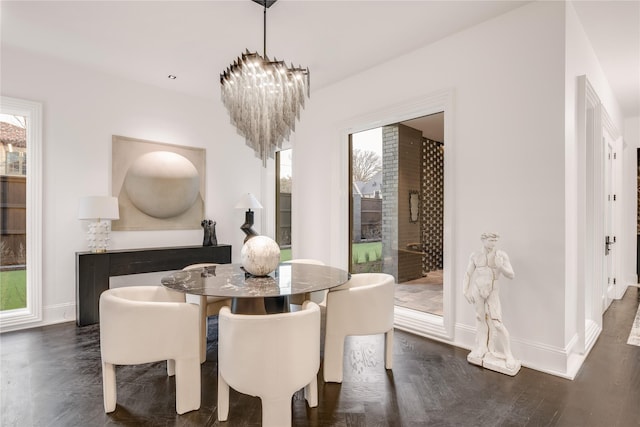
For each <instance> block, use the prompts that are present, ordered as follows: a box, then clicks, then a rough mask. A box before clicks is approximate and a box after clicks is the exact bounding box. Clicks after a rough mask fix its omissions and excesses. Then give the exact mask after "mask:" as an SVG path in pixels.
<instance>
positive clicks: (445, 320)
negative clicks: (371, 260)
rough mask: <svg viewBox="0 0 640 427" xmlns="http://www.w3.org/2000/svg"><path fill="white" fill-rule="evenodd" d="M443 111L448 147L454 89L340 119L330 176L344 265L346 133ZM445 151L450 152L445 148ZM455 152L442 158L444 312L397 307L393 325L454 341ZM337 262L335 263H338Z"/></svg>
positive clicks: (346, 253)
mask: <svg viewBox="0 0 640 427" xmlns="http://www.w3.org/2000/svg"><path fill="white" fill-rule="evenodd" d="M441 112H444V143H445V145H446V146H447V147H452V146H453V145H454V144H455V138H454V134H453V129H454V126H453V123H454V89H453V88H450V89H442V90H439V91H436V92H433V93H431V94H427V95H425V96H421V97H419V98H416V99H412V100H407V101H405V102H401V103H399V104H396V105H391V106H388V107H385V108H382V109H379V110H377V111H373V112H371V113H368V114H365V115H362V116H358V117H355V118H352V119H350V120H347V121H345V122H343V123H341V124H340V125H339V127H338V129H339V132H340V141H341V143H344V145H343V147H344V149H341V150H340V167H339V170H340V173H339V174H336V175H339V176H333V177H332V179H339V180H340V183H341V184H340V185H338V186H336V188H341V189H342V190H341V194H340V202H339V203H340V205H339V212H340V215H339V227H340V230H341V235H340V244H339V245H338V246H339V247H340V251H338V252H339V253H337V254H335V257H336V258H337V260H338V261H339V265H344V264H345V261H347V260H348V259H349V197H350V195H351V192H350V188H349V186H348V185H347V183H348V182H349V178H348V171H349V153H348V151H349V150H348V146H349V145H348V143H347V142H348V141H349V135H350V134H353V133H357V132H361V131H365V130H369V129H373V128H377V127H381V126H386V125H389V124H393V123H399V122H403V121H405V120H409V119H414V118H417V117H423V116H428V115H430V114H436V113H441ZM448 150H449V151H448V152H453V150H452V149H450V148H448ZM454 160H455V159H454V156H452V155H448V156H447V155H445V158H444V230H443V233H444V248H443V255H444V257H443V258H444V277H443V279H444V284H443V313H444V315H443V316H434V315H431V314H429V313H422V312H418V311H414V310H409V309H403V308H402V307H396V310H395V313H396V317H395V326H396V327H397V328H398V329H404V330H407V331H410V332H412V333H415V334H417V335H422V336H425V337H428V338H433V339H436V340H443V341H446V342H451V341H453V338H454V323H455V317H456V316H455V288H456V286H455V283H457V282H456V280H455V262H454V251H453V242H454V230H455V226H454V224H453V221H454V218H455V215H454V214H455V210H454V206H453V201H454V199H455V197H454V195H455V188H454V187H455V183H454V179H453V176H454V174H453V171H454V167H455V166H454ZM337 265H338V264H337Z"/></svg>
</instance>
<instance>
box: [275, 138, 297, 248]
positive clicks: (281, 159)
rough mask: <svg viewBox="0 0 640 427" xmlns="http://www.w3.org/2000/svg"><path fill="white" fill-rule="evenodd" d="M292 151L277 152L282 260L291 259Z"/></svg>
mask: <svg viewBox="0 0 640 427" xmlns="http://www.w3.org/2000/svg"><path fill="white" fill-rule="evenodd" d="M292 154H293V153H292V149H288V150H281V151H278V152H276V241H277V242H278V244H279V245H280V260H281V261H288V260H290V259H291V185H292V169H291V166H292Z"/></svg>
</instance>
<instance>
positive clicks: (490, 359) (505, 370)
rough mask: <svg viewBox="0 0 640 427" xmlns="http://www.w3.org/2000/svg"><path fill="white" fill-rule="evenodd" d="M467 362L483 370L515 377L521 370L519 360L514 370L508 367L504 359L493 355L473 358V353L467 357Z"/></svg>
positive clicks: (488, 354)
mask: <svg viewBox="0 0 640 427" xmlns="http://www.w3.org/2000/svg"><path fill="white" fill-rule="evenodd" d="M467 361H468V362H469V363H471V364H473V365H478V366H482V367H483V368H486V369H490V370H492V371H496V372H500V373H501V374H505V375H510V376H512V377H513V376H514V375H516V374H517V373H518V372H519V371H520V368H521V364H520V361H519V360H516V365H515V366H514V367H513V368H509V367H507V361H506V360H505V359H504V358H501V357H497V356H495V355H494V354H492V353H487V354H485V355H484V357H482V358H480V357H473V356H472V355H471V353H469V355H468V356H467Z"/></svg>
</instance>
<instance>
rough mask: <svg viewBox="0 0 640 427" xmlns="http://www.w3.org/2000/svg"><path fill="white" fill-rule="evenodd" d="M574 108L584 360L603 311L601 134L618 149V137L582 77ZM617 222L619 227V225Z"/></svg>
mask: <svg viewBox="0 0 640 427" xmlns="http://www.w3.org/2000/svg"><path fill="white" fill-rule="evenodd" d="M577 107H578V108H577V112H576V125H577V152H578V164H577V167H578V170H577V171H578V180H577V186H578V221H577V236H576V237H577V239H576V240H577V251H578V252H577V258H578V259H577V267H578V268H577V289H576V300H577V307H576V330H577V343H576V349H577V351H578V352H579V353H580V354H582V355H586V354H588V353H589V351H590V350H591V348H592V347H593V345H594V344H595V341H596V339H597V337H598V335H599V334H600V332H601V331H602V313H603V311H604V308H606V304H604V305H603V301H602V296H603V290H604V289H605V285H604V284H603V283H602V282H603V280H602V278H603V277H605V262H606V260H605V255H604V231H605V218H604V212H605V209H606V206H605V188H604V187H605V185H604V173H605V172H604V162H605V158H604V157H605V156H604V153H605V150H604V145H603V144H602V141H603V134H604V133H605V132H607V133H608V134H609V135H610V137H611V140H612V141H616V144H619V142H620V140H621V138H620V134H619V133H618V131H617V129H616V128H615V126H614V125H613V122H612V121H611V118H610V117H609V115H608V113H607V112H606V110H605V109H604V107H603V106H602V102H601V101H600V98H599V97H598V95H597V93H596V92H595V90H594V89H593V86H592V85H591V83H590V82H589V80H588V79H587V76H586V75H582V76H579V77H578V104H577ZM618 151H620V150H618ZM618 164H619V161H618ZM617 169H618V170H617V171H616V172H615V173H614V176H618V175H619V173H620V170H619V169H620V168H619V167H618V168H617ZM618 211H619V209H618ZM615 222H616V224H618V226H619V223H620V222H619V220H616V221H615ZM616 234H617V235H620V233H619V230H616ZM617 258H618V260H619V257H617ZM616 263H617V265H616V266H618V265H619V261H616ZM618 271H619V269H618ZM605 280H606V279H605ZM621 282H622V281H621V280H620V281H619V282H618V284H617V285H616V286H622V284H621Z"/></svg>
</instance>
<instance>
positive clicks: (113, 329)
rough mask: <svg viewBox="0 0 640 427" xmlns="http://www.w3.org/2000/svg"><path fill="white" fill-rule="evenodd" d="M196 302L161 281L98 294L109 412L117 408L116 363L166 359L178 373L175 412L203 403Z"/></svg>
mask: <svg viewBox="0 0 640 427" xmlns="http://www.w3.org/2000/svg"><path fill="white" fill-rule="evenodd" d="M199 342H200V338H199V334H198V307H197V306H196V305H195V304H189V303H187V302H185V295H184V294H183V293H180V292H175V291H172V290H170V289H167V288H165V287H163V286H129V287H123V288H115V289H108V290H106V291H104V292H103V293H102V294H101V295H100V352H101V356H102V390H103V394H104V409H105V412H113V411H114V410H115V409H116V398H117V391H116V365H139V364H142V363H150V362H158V361H162V360H166V361H167V374H168V375H169V376H173V375H175V377H176V412H177V413H178V414H184V413H185V412H189V411H194V410H197V409H199V408H200V353H199V351H200V350H199V349H200V347H199Z"/></svg>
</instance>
